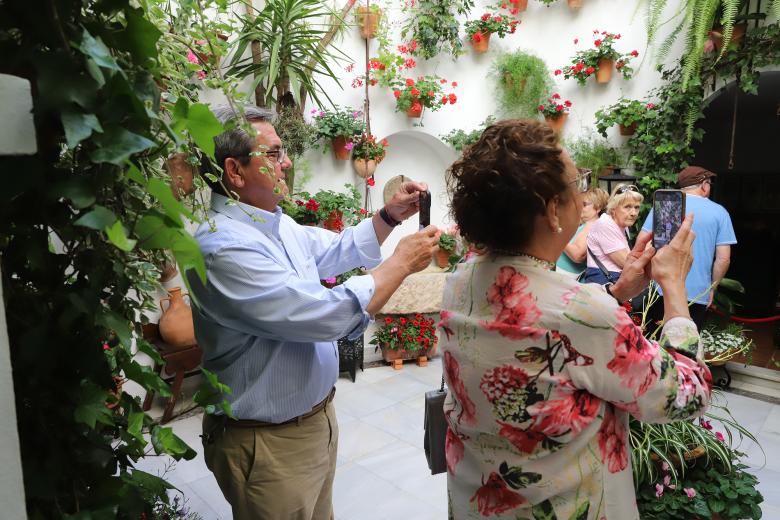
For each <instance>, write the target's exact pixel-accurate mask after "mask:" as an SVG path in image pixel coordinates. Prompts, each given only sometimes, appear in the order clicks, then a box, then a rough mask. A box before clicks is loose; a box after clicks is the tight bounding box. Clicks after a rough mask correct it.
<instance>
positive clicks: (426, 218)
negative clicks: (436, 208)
mask: <svg viewBox="0 0 780 520" xmlns="http://www.w3.org/2000/svg"><path fill="white" fill-rule="evenodd" d="M430 225H431V192H430V191H421V192H420V229H424V228H426V227H428V226H430Z"/></svg>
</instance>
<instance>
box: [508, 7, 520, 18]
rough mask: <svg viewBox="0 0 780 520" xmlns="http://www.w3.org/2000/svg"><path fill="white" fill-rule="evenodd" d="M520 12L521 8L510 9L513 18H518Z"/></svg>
mask: <svg viewBox="0 0 780 520" xmlns="http://www.w3.org/2000/svg"><path fill="white" fill-rule="evenodd" d="M519 12H520V8H519V7H513V8H512V9H510V10H509V13H510V14H511V15H512V16H517V14H518V13H519Z"/></svg>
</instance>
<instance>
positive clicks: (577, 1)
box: [569, 0, 582, 11]
mask: <svg viewBox="0 0 780 520" xmlns="http://www.w3.org/2000/svg"><path fill="white" fill-rule="evenodd" d="M580 7H582V0H569V9H571V10H572V11H579V10H580Z"/></svg>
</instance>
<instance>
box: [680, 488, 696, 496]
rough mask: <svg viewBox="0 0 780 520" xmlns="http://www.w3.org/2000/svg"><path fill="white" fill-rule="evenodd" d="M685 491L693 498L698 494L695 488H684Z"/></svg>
mask: <svg viewBox="0 0 780 520" xmlns="http://www.w3.org/2000/svg"><path fill="white" fill-rule="evenodd" d="M683 491H685V494H686V495H688V498H693V497H695V496H696V490H695V489H693V488H683Z"/></svg>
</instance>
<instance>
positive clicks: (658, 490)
mask: <svg viewBox="0 0 780 520" xmlns="http://www.w3.org/2000/svg"><path fill="white" fill-rule="evenodd" d="M655 496H656V498H661V497H662V496H664V487H663V486H662V485H661V484H656V485H655Z"/></svg>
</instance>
